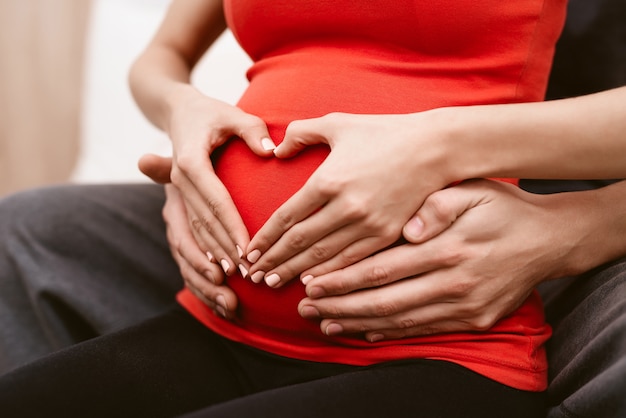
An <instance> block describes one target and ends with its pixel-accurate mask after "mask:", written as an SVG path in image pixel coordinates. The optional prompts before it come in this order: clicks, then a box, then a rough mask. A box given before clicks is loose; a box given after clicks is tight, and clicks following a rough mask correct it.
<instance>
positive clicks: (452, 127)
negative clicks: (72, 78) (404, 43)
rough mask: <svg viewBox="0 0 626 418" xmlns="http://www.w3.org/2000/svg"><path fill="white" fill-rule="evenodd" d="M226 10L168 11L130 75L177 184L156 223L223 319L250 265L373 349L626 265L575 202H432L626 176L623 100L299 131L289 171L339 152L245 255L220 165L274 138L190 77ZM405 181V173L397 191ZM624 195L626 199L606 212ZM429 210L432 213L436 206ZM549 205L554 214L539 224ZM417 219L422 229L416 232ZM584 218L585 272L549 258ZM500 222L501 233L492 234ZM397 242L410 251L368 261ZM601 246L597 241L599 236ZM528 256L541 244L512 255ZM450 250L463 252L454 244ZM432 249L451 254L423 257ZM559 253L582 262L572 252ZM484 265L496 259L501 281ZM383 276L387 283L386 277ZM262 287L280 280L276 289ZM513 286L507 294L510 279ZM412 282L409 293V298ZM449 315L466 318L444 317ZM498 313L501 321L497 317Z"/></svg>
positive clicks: (583, 204) (577, 233)
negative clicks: (232, 283)
mask: <svg viewBox="0 0 626 418" xmlns="http://www.w3.org/2000/svg"><path fill="white" fill-rule="evenodd" d="M221 7H222V6H221V1H203V2H201V1H182V0H177V1H174V2H173V3H172V5H171V9H170V12H169V13H168V15H167V17H166V19H165V21H164V22H163V24H162V26H161V28H160V29H159V31H158V32H157V34H156V35H155V37H154V39H153V40H152V42H151V43H150V45H149V46H148V47H147V49H146V51H145V52H144V53H143V54H142V55H141V56H140V57H139V59H138V60H137V62H136V63H135V65H134V66H133V69H132V71H131V75H130V84H131V89H132V91H133V94H134V96H135V98H136V100H137V103H138V104H139V106H140V108H141V109H142V110H143V111H144V113H145V114H146V116H147V117H148V118H149V119H150V120H151V121H152V122H153V123H154V124H155V125H156V126H158V127H160V128H161V129H163V130H165V131H166V132H167V133H168V134H169V136H170V138H171V139H172V144H173V151H174V152H173V158H172V160H171V162H169V161H168V160H164V159H160V158H158V157H156V156H146V157H144V158H143V159H142V160H141V161H140V168H141V169H142V171H144V172H145V173H146V174H147V175H148V176H150V177H152V178H153V179H155V180H157V181H160V182H167V181H169V180H170V179H171V181H172V185H168V186H166V192H167V203H166V205H165V207H164V211H163V212H164V218H165V220H166V224H167V227H168V241H169V242H170V246H171V249H172V253H173V255H174V258H175V259H176V260H177V262H178V263H179V265H180V267H181V273H182V274H183V277H184V279H185V282H186V284H187V286H188V287H189V288H190V289H192V291H193V292H194V293H196V294H197V295H199V296H200V297H201V298H202V299H203V300H204V301H205V302H206V303H207V304H208V305H209V306H210V307H211V308H213V309H214V310H215V311H216V312H217V313H218V314H220V315H222V316H225V317H234V315H235V309H236V306H237V300H236V296H235V295H234V293H233V292H232V291H231V290H230V289H229V288H227V287H226V286H224V285H223V281H224V274H232V273H233V272H234V271H235V269H236V268H237V267H239V268H240V270H242V272H246V273H249V274H250V275H251V276H252V277H254V275H255V274H257V273H259V272H261V279H262V278H265V279H266V281H267V282H268V283H270V284H272V286H280V285H282V284H283V283H284V282H285V281H286V280H289V279H291V278H293V277H297V276H300V277H301V278H302V279H304V281H306V283H307V293H308V295H309V297H308V298H307V299H305V300H304V301H303V302H302V303H301V305H300V312H301V314H302V315H303V316H307V317H316V318H320V319H323V320H322V322H321V326H322V330H323V331H324V332H326V333H328V334H337V333H341V332H352V331H354V330H359V331H365V332H366V335H367V337H368V338H369V339H371V340H376V339H380V338H394V337H398V336H408V335H420V334H423V333H432V332H441V331H454V330H467V329H468V327H469V329H484V328H485V327H488V326H490V324H492V323H493V322H495V320H496V319H497V318H499V317H501V316H502V315H505V314H506V313H508V312H511V311H512V310H513V309H514V308H515V307H517V306H519V304H520V303H521V302H522V301H523V299H524V298H525V297H526V295H527V294H528V292H529V291H530V289H531V288H532V287H533V286H534V285H535V284H536V283H537V282H538V281H540V280H547V279H550V278H553V277H558V276H559V275H562V274H565V273H570V272H578V271H584V270H581V268H591V267H593V266H595V265H599V264H600V263H602V262H603V261H607V260H609V259H611V258H608V257H617V256H618V255H621V254H623V253H626V250H625V249H624V248H622V247H621V246H620V243H619V240H616V239H606V237H607V236H609V237H614V236H616V235H615V234H616V232H615V231H621V230H620V229H615V228H614V227H616V225H614V222H613V223H611V222H609V220H607V216H606V215H607V213H605V212H606V209H604V211H603V210H602V209H603V208H605V207H604V206H603V207H597V206H594V205H593V204H592V203H593V202H590V201H589V200H587V199H585V198H584V195H582V194H576V195H575V196H576V197H575V198H574V197H573V196H570V197H568V198H567V199H571V200H570V201H568V202H567V205H566V204H562V205H555V206H550V204H549V202H552V200H541V201H540V202H538V201H535V200H534V199H535V198H532V199H531V198H529V197H528V196H526V195H525V194H524V193H523V192H521V191H518V190H517V189H515V191H512V188H509V187H508V186H506V187H502V185H498V186H494V185H493V184H492V183H490V182H486V183H481V182H477V183H472V185H471V187H470V186H467V185H466V184H465V183H463V184H461V185H459V186H455V187H452V188H448V189H446V190H445V191H442V192H440V191H439V190H441V189H442V188H444V187H445V186H446V185H448V184H450V183H452V182H453V181H456V180H459V179H464V178H476V177H529V178H533V177H536V178H555V177H562V178H607V177H626V175H624V174H626V173H624V171H623V167H626V162H625V161H624V156H626V152H625V151H626V149H625V145H624V141H623V138H622V136H621V132H624V131H626V130H625V129H624V128H626V126H624V124H625V121H626V118H624V117H623V114H620V112H619V109H620V108H621V107H620V106H618V104H619V103H623V102H624V98H625V97H624V94H625V90H624V89H616V90H615V91H611V92H607V93H603V94H601V95H593V96H588V97H586V98H582V99H574V100H568V101H561V102H558V103H556V102H555V103H534V104H525V105H519V104H518V105H497V106H476V107H469V108H450V109H438V110H434V111H430V112H423V113H420V114H412V115H384V116H383V115H346V114H332V115H328V116H325V117H322V118H318V119H314V120H308V121H296V122H293V123H292V124H291V125H290V126H289V128H288V129H287V134H286V136H285V138H284V141H283V142H282V144H281V146H280V147H279V148H278V149H276V150H275V155H276V157H278V158H289V157H291V156H293V155H295V154H296V153H297V152H298V151H299V150H301V149H302V148H303V147H306V146H309V145H312V144H316V143H327V144H329V145H330V147H331V150H332V151H331V154H330V156H329V157H328V159H327V160H326V161H325V162H324V163H323V164H322V166H320V167H319V169H318V170H317V171H316V172H315V173H314V174H313V176H312V177H311V179H310V181H309V182H307V184H306V185H305V187H304V188H303V189H302V190H301V191H300V192H298V193H297V194H296V195H294V197H293V198H292V199H290V200H289V201H288V202H287V203H286V204H285V205H284V206H283V207H281V208H280V209H279V210H278V211H277V212H276V214H275V215H274V216H272V218H270V220H269V221H268V223H267V224H266V225H265V226H264V227H263V229H262V230H261V231H260V232H259V233H258V234H257V235H256V236H255V237H253V238H252V240H250V237H249V236H248V234H247V231H246V229H245V226H244V225H243V223H242V222H241V218H240V217H239V215H238V213H237V210H236V208H235V207H234V205H233V203H232V199H230V196H229V194H228V191H227V190H226V189H225V188H224V187H223V184H222V183H221V182H220V181H219V179H218V178H217V177H216V176H215V173H214V172H213V169H212V166H211V162H210V158H209V157H210V154H211V153H212V152H213V151H214V150H215V149H216V148H217V147H219V146H220V145H222V144H223V143H224V142H225V141H226V140H228V139H230V138H231V137H233V136H238V137H240V138H241V139H243V140H244V141H245V143H246V144H247V145H248V146H249V147H250V149H251V150H252V151H253V152H254V153H255V154H257V155H259V156H261V157H271V156H272V150H271V147H270V148H267V147H264V146H263V140H264V139H266V140H267V139H269V136H268V134H267V128H266V127H265V124H264V122H263V121H262V120H260V119H259V118H257V117H256V116H254V115H249V114H246V113H244V112H242V111H241V110H240V109H237V108H236V107H233V106H230V105H228V104H225V103H222V102H219V101H216V100H214V99H211V98H208V97H206V96H204V95H202V94H200V93H199V92H198V91H197V90H195V89H194V88H193V87H192V86H191V85H190V84H189V79H190V74H191V71H192V69H193V67H194V65H195V64H196V63H197V61H198V59H199V58H200V57H201V56H202V54H203V53H204V52H205V51H206V49H207V48H208V46H210V44H211V43H212V42H213V41H214V40H215V39H216V38H217V36H219V34H220V33H221V32H222V31H223V30H224V27H225V23H224V21H223V14H222V12H223V11H222V9H221ZM363 132H367V133H368V134H371V133H372V132H375V133H376V134H377V135H378V136H380V137H385V138H389V137H392V138H394V141H391V142H390V143H389V145H387V146H386V148H385V149H384V150H381V149H380V147H377V146H376V144H374V143H372V144H368V146H361V147H360V148H355V147H353V146H352V144H353V143H354V141H355V140H356V139H357V138H360V137H363ZM270 141H271V140H270ZM265 142H266V143H267V141H265ZM495 145H497V146H495ZM355 149H358V150H359V151H358V153H355V151H354V150H355ZM348 153H349V154H348ZM344 155H349V156H350V157H351V158H350V164H351V165H350V166H349V169H346V167H345V164H344V166H342V163H345V161H346V159H345V157H343V156H344ZM381 155H382V156H384V158H380V157H381ZM376 157H379V158H376ZM583 157H584V158H583ZM170 166H171V169H170ZM388 167H392V168H393V169H388ZM398 172H402V173H403V174H404V175H403V176H397V175H396V174H395V173H398ZM424 173H428V176H424ZM399 177H401V179H400V181H398V178H399ZM487 185H488V186H487ZM390 186H391V187H390ZM607 190H609V191H611V190H613V188H611V189H607ZM444 192H445V194H442V193H444ZM598 193H608V192H607V191H606V190H603V191H602V192H598ZM381 196H382V198H381ZM428 196H431V197H428ZM602 196H604V195H602ZM621 196H623V191H622V193H621V194H620V193H617V194H616V195H612V199H617V200H620V199H619V197H621ZM595 198H598V199H599V198H600V197H599V196H596V197H594V199H595ZM431 199H434V201H435V202H439V203H437V204H435V205H431V204H428V202H429V201H432V200H431ZM546 199H548V198H546ZM621 200H623V198H622V199H621ZM425 201H426V204H423V203H424V202H425ZM544 202H545V203H544ZM544 204H545V205H547V206H546V207H547V208H550V211H549V212H550V213H553V216H552V217H551V216H548V215H546V214H545V213H544V210H540V209H538V208H542V207H543V205H544ZM442 206H443V207H447V208H449V212H443V214H444V215H445V214H447V217H446V216H443V215H442V211H441V210H440V208H441V207H442ZM570 206H574V207H576V208H577V209H576V210H573V212H572V213H571V214H570V215H569V216H568V217H567V218H568V219H570V222H569V223H564V224H562V225H563V228H556V227H555V221H556V220H558V219H563V218H566V216H565V215H563V214H561V212H562V211H563V210H564V208H566V207H570ZM320 207H321V208H322V209H321V210H319V211H317V209H318V208H320ZM420 207H421V209H419V210H420V211H421V212H418V215H417V218H415V217H414V218H411V216H412V215H414V214H415V212H416V211H417V210H418V208H420ZM607 207H609V208H610V207H611V206H610V205H609V206H607ZM364 208H367V209H368V210H364ZM553 209H554V211H552V210H553ZM507 210H508V211H509V212H506V211H507ZM546 212H548V211H547V210H546ZM505 213H519V217H518V219H532V220H533V225H534V226H535V229H534V230H535V231H536V232H537V233H540V232H541V233H542V234H544V236H545V240H537V239H536V238H533V239H529V237H530V235H528V234H527V230H526V229H525V228H519V227H518V228H512V227H511V223H510V220H509V221H508V223H507V221H506V220H505V219H501V218H502V214H505ZM611 213H612V215H611V216H609V217H608V219H611V220H614V219H618V220H620V222H621V223H619V222H618V226H622V227H623V219H624V216H623V211H622V212H615V213H614V212H611ZM433 214H434V215H433ZM450 214H453V215H450ZM555 214H558V215H555ZM590 214H591V215H592V216H589V215H590ZM599 214H602V215H604V216H603V217H600V216H599ZM582 217H586V219H587V218H593V219H594V220H595V221H593V222H592V221H589V222H588V223H587V222H584V223H583V224H585V225H587V227H585V228H583V227H581V228H575V229H574V231H573V232H571V234H572V236H571V237H570V238H571V239H572V240H573V241H567V242H578V243H580V245H581V246H586V248H594V249H597V248H601V250H600V251H599V253H600V254H601V255H598V256H596V257H595V258H594V259H593V260H587V262H586V263H584V267H581V266H579V265H577V262H576V260H577V257H575V256H562V257H556V256H552V257H547V256H546V255H545V254H551V253H550V252H547V253H546V251H547V249H548V247H551V248H554V247H555V242H557V243H559V244H562V243H563V241H562V240H557V238H561V237H562V236H561V235H559V234H558V233H557V232H558V231H562V230H565V229H566V228H565V226H567V227H569V226H570V225H571V224H575V223H576V222H574V220H577V219H581V218H582ZM452 218H453V219H452ZM491 218H494V219H500V223H497V224H493V225H492V224H490V223H488V224H487V225H485V219H491ZM557 218H558V219H557ZM416 219H421V220H422V221H421V223H423V228H424V230H427V231H433V230H436V231H438V233H437V234H434V235H432V236H428V237H427V238H424V237H423V236H421V237H420V236H416V235H414V234H412V233H411V232H410V231H411V228H412V227H411V225H413V226H415V225H416V224H420V222H417V221H416ZM429 219H430V220H429ZM451 219H452V220H451ZM433 220H434V221H433ZM453 221H454V222H453ZM481 222H482V223H481ZM579 223H580V222H579ZM486 226H490V227H491V233H487V231H488V228H486ZM496 226H497V227H496ZM609 226H611V227H612V228H609ZM320 228H322V229H320ZM323 228H327V229H323ZM593 231H602V232H603V233H605V234H607V235H604V236H603V237H604V238H603V239H597V237H598V236H600V235H599V234H598V235H594V233H592V232H593ZM403 233H404V238H405V239H406V240H407V241H409V242H410V244H405V245H403V246H398V247H394V248H393V249H390V250H388V251H383V252H380V253H378V254H377V255H375V256H373V257H369V255H370V254H371V253H373V252H375V251H378V250H381V249H383V248H385V247H387V246H388V245H389V244H391V243H393V242H395V241H396V240H397V239H398V238H400V237H401V235H402V234H403ZM594 236H595V237H596V239H595V240H594V239H592V238H590V237H594ZM528 241H529V242H531V244H532V245H524V246H520V245H519V243H520V242H528ZM294 242H295V243H299V245H297V246H293V245H292V244H293V243H294ZM450 243H456V244H457V245H456V246H453V247H448V246H447V244H450ZM496 243H497V245H495V244H496ZM583 243H584V245H583ZM590 243H593V244H597V246H593V245H591V244H590ZM461 244H464V245H461ZM436 245H439V246H440V247H436ZM490 246H491V247H500V248H504V249H508V250H509V253H507V254H505V253H504V252H503V251H500V252H494V253H491V254H489V258H488V259H486V258H485V257H483V256H482V255H481V254H485V252H484V248H488V247H490ZM430 247H434V248H440V249H442V250H444V249H446V248H454V249H456V250H455V251H449V250H448V251H426V250H424V248H430ZM240 249H241V250H242V251H240ZM555 251H556V252H557V253H558V254H561V255H562V254H572V252H571V251H568V249H567V248H566V247H564V246H561V245H557V249H556V250H555ZM242 253H243V254H242ZM259 253H260V255H259ZM402 254H407V255H408V254H417V255H416V257H418V256H419V258H420V259H423V262H421V263H418V264H401V265H400V264H398V263H399V262H400V261H399V260H400V259H401V258H403V259H404V257H400V255H402ZM241 255H243V257H242V256H241ZM553 255H554V254H553ZM411 257H413V255H411ZM498 257H502V259H501V260H500V259H498ZM246 258H248V260H246ZM519 259H522V260H525V262H524V264H525V265H526V264H527V263H528V262H529V261H528V260H535V262H536V264H534V266H535V267H534V268H533V269H528V270H527V271H529V273H528V274H526V275H524V274H517V275H511V273H512V272H518V270H519V266H518V265H516V264H515V263H514V262H513V261H514V260H519ZM360 260H361V261H360ZM485 260H490V261H491V263H490V264H491V270H489V269H486V267H488V266H487V265H486V264H485V263H486V262H485ZM253 261H254V263H252V262H253ZM481 261H482V264H481ZM540 261H541V262H540ZM494 265H496V266H498V269H497V270H493V266H494ZM368 271H369V272H370V273H369V274H365V275H363V274H361V273H363V272H368ZM380 271H390V272H391V273H386V274H384V275H383V278H381V277H380V274H379V272H380ZM530 273H532V274H530ZM269 276H273V277H274V278H276V276H277V277H278V281H274V280H272V281H269V280H267V279H268V277H269ZM400 276H401V277H400ZM256 277H259V275H258V274H257V275H256ZM367 277H370V278H373V281H372V280H368V279H367ZM510 277H514V279H513V280H509V281H508V282H506V281H503V280H504V279H503V278H510ZM362 278H365V279H362ZM401 278H408V280H399V279H401ZM435 278H444V279H445V280H444V279H435ZM329 283H330V284H329ZM409 284H411V285H412V286H415V289H414V291H410V289H408V288H405V287H404V286H408V285H409ZM381 285H383V286H381ZM374 286H375V288H374ZM319 289H321V290H319ZM446 289H452V290H451V291H447V290H446ZM417 290H419V291H417ZM476 300H480V301H481V303H477V302H476ZM450 306H455V308H452V309H446V307H450ZM490 306H497V308H493V309H492V310H491V311H489V307H490ZM315 311H317V313H315ZM487 311H489V312H487ZM381 336H382V337H381Z"/></svg>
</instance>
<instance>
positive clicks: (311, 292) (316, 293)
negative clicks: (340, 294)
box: [306, 286, 326, 299]
mask: <svg viewBox="0 0 626 418" xmlns="http://www.w3.org/2000/svg"><path fill="white" fill-rule="evenodd" d="M325 294H326V292H324V289H322V288H321V287H319V286H315V287H313V288H311V289H308V288H307V292H306V295H307V296H308V297H310V298H311V299H319V298H321V297H324V295H325Z"/></svg>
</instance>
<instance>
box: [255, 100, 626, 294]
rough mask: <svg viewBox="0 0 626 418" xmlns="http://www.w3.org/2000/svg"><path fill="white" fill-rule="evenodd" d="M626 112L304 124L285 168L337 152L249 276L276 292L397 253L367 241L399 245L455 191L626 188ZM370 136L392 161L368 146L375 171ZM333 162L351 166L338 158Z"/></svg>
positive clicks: (535, 109)
mask: <svg viewBox="0 0 626 418" xmlns="http://www.w3.org/2000/svg"><path fill="white" fill-rule="evenodd" d="M625 101H626V88H620V89H615V90H612V91H608V92H604V93H600V94H595V95H589V96H586V97H583V98H576V99H568V100H561V101H556V102H544V103H527V104H512V105H496V106H474V107H457V108H446V109H437V110H434V111H430V112H424V113H420V114H410V115H381V116H373V115H345V114H335V115H329V116H326V117H322V118H318V119H314V120H309V121H304V122H302V121H300V122H296V123H295V124H296V126H297V128H294V129H292V130H291V132H290V131H289V130H288V132H287V134H286V136H285V139H284V140H283V142H282V143H281V144H280V146H279V147H278V148H277V149H276V151H275V154H276V156H277V157H279V158H289V157H291V156H293V155H295V154H296V153H297V152H298V151H299V150H301V149H302V148H304V147H305V146H310V145H314V144H317V143H326V144H328V145H330V147H331V154H330V156H329V158H328V159H327V160H326V161H324V163H323V164H322V165H321V166H320V167H319V168H318V170H317V171H316V172H315V173H314V174H313V175H312V176H311V178H310V179H309V181H308V182H307V183H306V184H305V186H304V187H303V188H302V189H301V190H300V191H299V192H298V193H296V194H295V195H294V196H293V197H292V198H290V199H289V200H288V201H287V202H286V203H285V204H284V205H282V206H281V207H280V208H278V209H277V210H276V212H275V213H274V215H273V216H272V217H270V219H269V220H268V221H267V222H266V224H265V225H264V226H263V227H262V228H261V229H260V231H259V232H258V233H257V234H256V236H254V237H253V239H252V241H251V243H250V245H249V247H248V249H247V250H248V251H247V252H248V253H249V254H250V253H255V254H259V253H260V254H261V255H260V257H258V258H257V257H255V259H256V263H255V264H254V265H253V266H252V268H251V269H250V272H251V274H254V273H255V272H256V271H263V272H266V278H267V277H268V276H272V275H274V277H276V276H278V277H280V278H281V280H280V282H278V283H275V282H272V283H271V284H272V285H273V286H275V287H276V286H280V285H281V284H283V283H284V282H286V281H288V280H291V279H292V278H293V277H295V276H297V275H298V274H299V273H300V277H304V276H306V275H310V274H312V275H319V274H323V273H326V272H329V271H332V270H335V269H338V268H342V267H345V266H347V265H350V264H352V263H353V262H355V261H357V259H358V258H359V257H360V256H363V255H364V254H371V253H373V252H375V251H378V250H381V249H383V248H384V247H386V246H387V245H388V244H389V243H390V240H382V239H370V240H369V241H368V242H367V243H366V244H364V243H363V236H364V235H368V236H375V237H396V238H398V237H399V236H400V233H401V227H398V222H393V221H388V220H389V219H392V218H393V219H397V218H398V217H400V218H401V219H403V221H406V220H407V219H408V218H405V217H403V215H404V213H405V211H404V209H405V208H406V206H405V204H407V206H411V205H413V209H414V210H417V208H418V207H419V206H420V204H421V203H422V202H423V201H424V199H425V198H426V197H427V196H428V195H429V194H430V193H433V192H435V191H437V190H439V189H441V188H443V187H444V186H445V185H446V184H450V183H452V182H454V181H456V180H462V179H469V178H486V177H498V178H506V177H512V178H569V179H585V178H589V179H591V178H623V177H625V176H624V174H625V173H624V167H625V166H626V141H624V139H623V132H626V118H624V114H623V111H622V110H621V109H622V108H623V106H622V104H623V103H624V102H625ZM368 132H369V133H371V132H375V133H377V134H378V135H379V137H381V138H385V140H386V141H387V139H388V138H393V141H390V142H392V143H391V145H390V146H387V145H386V147H385V149H384V150H380V149H379V147H378V148H377V147H376V144H372V145H371V149H370V150H369V152H371V154H372V155H374V154H376V153H378V155H380V159H379V160H377V161H372V162H369V163H368V164H363V165H359V163H360V162H368V160H367V159H366V158H363V157H362V154H366V155H367V153H368V150H364V149H363V148H364V147H365V146H367V144H366V145H361V148H360V149H358V150H357V151H354V149H356V148H355V147H354V144H355V142H356V141H357V140H358V139H359V138H363V137H365V136H367V135H366V133H368ZM394 142H395V143H394ZM349 150H353V151H352V153H351V154H348V153H349V152H350V151H349ZM334 153H336V155H338V156H344V157H343V158H333V154H334ZM347 155H350V158H351V159H355V160H358V161H357V162H356V163H353V162H352V161H350V162H348V163H347V164H349V165H348V167H349V169H348V168H346V165H347V164H346V158H347V157H346V156H347ZM381 167H384V169H380V168H381ZM381 173H382V174H381ZM397 173H402V176H399V175H397ZM424 173H428V175H427V176H426V175H424ZM433 173H436V174H433ZM424 178H428V179H429V181H424ZM329 179H331V180H329ZM329 184H330V186H329ZM377 199H380V200H382V201H383V202H379V201H378V200H377ZM385 204H387V205H385ZM318 209H319V210H318ZM314 211H315V213H314V215H313V216H309V215H311V214H312V213H313V212H314ZM372 220H380V221H381V222H380V225H379V224H377V223H376V222H373V221H372ZM385 221H386V222H385ZM372 225H374V226H372ZM347 226H349V230H347V228H346V227H347ZM294 242H295V243H298V245H293V243H294ZM338 249H339V252H338Z"/></svg>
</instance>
